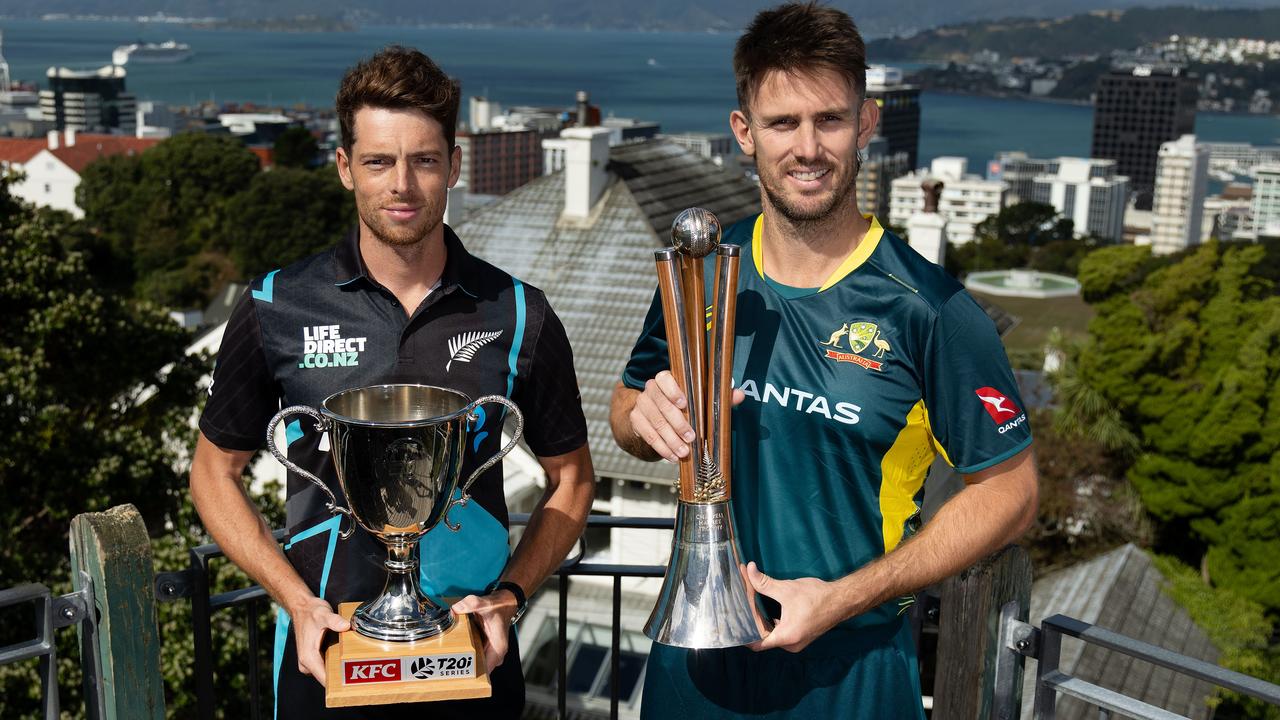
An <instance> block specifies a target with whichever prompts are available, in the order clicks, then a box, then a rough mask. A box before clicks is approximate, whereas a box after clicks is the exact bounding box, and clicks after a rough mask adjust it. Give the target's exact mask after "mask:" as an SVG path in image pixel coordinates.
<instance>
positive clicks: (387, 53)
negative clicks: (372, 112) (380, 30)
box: [335, 45, 462, 152]
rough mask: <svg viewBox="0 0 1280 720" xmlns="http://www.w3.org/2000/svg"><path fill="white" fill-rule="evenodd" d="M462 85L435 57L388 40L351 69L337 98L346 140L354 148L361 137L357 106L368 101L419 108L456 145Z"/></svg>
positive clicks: (373, 104)
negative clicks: (381, 47)
mask: <svg viewBox="0 0 1280 720" xmlns="http://www.w3.org/2000/svg"><path fill="white" fill-rule="evenodd" d="M461 99H462V89H461V88H460V87H459V86H458V82H457V81H456V80H454V79H453V78H451V77H449V76H448V75H445V73H444V71H443V70H441V69H440V66H439V65H436V64H435V63H434V62H433V61H432V60H431V58H429V57H427V56H426V55H424V54H423V53H422V52H420V51H418V50H414V49H413V48H407V47H404V46H401V45H389V46H387V47H386V48H383V49H382V50H381V51H380V52H378V53H377V54H376V55H374V56H373V57H371V58H369V59H367V60H361V61H360V62H358V63H356V65H355V67H353V68H351V69H349V70H347V74H346V75H344V76H343V77H342V85H340V86H339V87H338V99H337V101H336V102H335V105H336V106H337V111H338V126H339V128H341V130H342V146H343V147H344V148H346V149H347V152H351V146H352V145H353V144H355V141H356V128H355V122H356V111H357V110H359V109H360V108H363V107H373V108H390V109H401V108H414V109H417V110H421V111H423V112H425V113H426V114H427V115H428V116H429V117H432V118H435V119H436V120H437V121H438V122H439V123H440V126H441V127H442V128H444V138H445V140H446V141H447V142H448V143H449V150H450V151H452V150H453V143H454V139H455V136H456V134H457V128H458V105H459V103H460V102H461Z"/></svg>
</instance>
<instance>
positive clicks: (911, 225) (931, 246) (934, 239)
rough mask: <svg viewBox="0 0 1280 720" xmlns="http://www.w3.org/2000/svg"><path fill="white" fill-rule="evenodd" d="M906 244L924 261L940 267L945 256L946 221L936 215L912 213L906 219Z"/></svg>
mask: <svg viewBox="0 0 1280 720" xmlns="http://www.w3.org/2000/svg"><path fill="white" fill-rule="evenodd" d="M907 244H909V245H910V246H911V249H912V250H915V251H916V252H918V253H920V255H921V256H923V257H924V259H925V260H928V261H929V262H931V263H933V264H935V265H941V264H942V262H943V260H945V259H946V255H947V219H946V218H945V217H943V216H941V215H939V214H938V213H936V212H934V213H923V212H917V213H914V214H913V215H912V216H911V217H910V218H908V219H907Z"/></svg>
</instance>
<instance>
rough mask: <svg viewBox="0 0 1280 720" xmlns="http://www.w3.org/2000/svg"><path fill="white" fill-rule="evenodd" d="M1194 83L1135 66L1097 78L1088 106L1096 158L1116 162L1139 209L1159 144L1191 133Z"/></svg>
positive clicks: (1145, 202)
mask: <svg viewBox="0 0 1280 720" xmlns="http://www.w3.org/2000/svg"><path fill="white" fill-rule="evenodd" d="M1197 98H1198V90H1197V86H1196V79H1195V78H1194V77H1191V76H1188V75H1187V74H1185V73H1184V72H1183V71H1182V70H1181V69H1179V68H1171V67H1152V66H1148V65H1139V66H1138V67H1136V68H1134V69H1133V70H1132V71H1129V72H1120V71H1114V70H1113V71H1111V72H1108V73H1106V74H1105V75H1103V76H1102V77H1101V78H1099V79H1098V87H1097V91H1096V92H1095V98H1094V104H1093V150H1092V151H1091V152H1090V155H1092V156H1093V157H1095V158H1102V159H1107V160H1115V161H1116V174H1118V175H1124V176H1125V177H1127V178H1129V186H1130V190H1131V191H1132V192H1134V193H1136V194H1137V195H1138V207H1139V208H1140V209H1143V210H1145V209H1147V208H1150V207H1151V204H1150V200H1149V198H1150V194H1151V192H1152V190H1153V189H1154V188H1155V180H1156V156H1157V155H1158V154H1159V152H1160V145H1161V143H1165V142H1168V141H1170V140H1177V139H1178V138H1179V137H1181V136H1183V135H1187V134H1190V133H1194V132H1195V124H1196V100H1197Z"/></svg>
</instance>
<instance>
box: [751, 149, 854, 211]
mask: <svg viewBox="0 0 1280 720" xmlns="http://www.w3.org/2000/svg"><path fill="white" fill-rule="evenodd" d="M852 164H853V171H852V172H850V173H848V175H847V176H846V177H845V178H844V179H842V180H841V181H840V184H839V185H837V186H836V187H835V189H834V191H833V192H832V193H831V196H830V197H828V198H827V200H826V201H825V202H824V203H822V204H821V205H820V206H818V207H817V208H812V209H806V208H802V207H799V206H797V205H796V204H793V203H791V202H789V201H788V200H787V199H786V197H785V196H784V195H783V193H782V192H780V191H779V190H778V188H777V186H776V185H775V184H774V182H773V177H772V176H769V175H767V174H766V173H760V189H761V190H763V191H764V194H765V196H766V197H767V198H768V199H769V205H770V206H771V207H773V208H774V209H775V210H777V211H778V212H779V213H780V214H781V215H782V216H783V217H785V218H786V219H787V220H789V221H791V223H792V224H794V225H799V226H812V225H821V224H823V223H824V222H826V221H827V220H829V219H830V218H831V216H832V215H834V214H835V212H836V209H837V208H838V207H839V206H840V205H841V204H842V203H845V202H849V201H851V200H852V198H853V188H854V183H856V182H857V179H858V171H859V170H861V169H862V158H861V157H860V156H859V155H858V154H857V151H855V152H854V157H853V163H852ZM832 170H833V171H834V170H835V168H832ZM781 175H783V176H785V175H786V173H785V172H784V173H781ZM766 178H767V179H766ZM783 182H785V180H782V181H780V182H778V183H777V185H781V184H782V183H783Z"/></svg>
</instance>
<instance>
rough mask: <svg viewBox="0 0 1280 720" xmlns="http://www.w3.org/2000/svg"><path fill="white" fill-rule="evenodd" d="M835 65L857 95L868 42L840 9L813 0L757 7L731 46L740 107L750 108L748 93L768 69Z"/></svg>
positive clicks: (802, 69) (862, 81) (863, 77)
mask: <svg viewBox="0 0 1280 720" xmlns="http://www.w3.org/2000/svg"><path fill="white" fill-rule="evenodd" d="M824 68H825V69H830V70H835V71H836V72H838V73H840V74H841V75H843V76H845V77H846V78H848V80H849V82H850V83H852V84H853V88H854V91H855V92H857V94H858V96H859V97H861V96H862V95H863V94H864V93H865V91H866V88H867V46H866V44H865V43H864V42H863V41H862V35H861V34H859V33H858V26H857V25H854V24H853V19H852V18H850V17H849V16H848V15H847V14H845V13H844V12H842V11H840V10H837V9H835V8H831V7H823V6H821V5H819V4H817V3H816V2H808V3H787V4H786V5H779V6H778V7H776V8H771V9H768V10H761V11H760V12H759V13H758V14H757V15H756V17H755V19H754V20H752V21H751V25H749V26H748V27H747V31H746V32H745V33H743V35H742V37H740V38H738V44H737V45H736V46H734V49H733V74H734V77H735V79H736V80H737V83H738V107H739V108H740V109H741V110H742V112H744V113H748V114H749V107H748V106H749V104H750V102H751V97H752V95H754V94H755V92H756V90H758V89H759V87H760V83H761V82H763V81H764V77H765V75H766V74H768V73H769V71H771V70H779V71H782V72H796V71H799V72H812V71H813V70H818V69H824Z"/></svg>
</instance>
